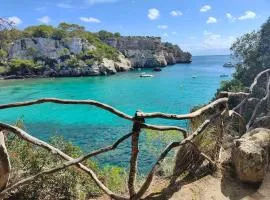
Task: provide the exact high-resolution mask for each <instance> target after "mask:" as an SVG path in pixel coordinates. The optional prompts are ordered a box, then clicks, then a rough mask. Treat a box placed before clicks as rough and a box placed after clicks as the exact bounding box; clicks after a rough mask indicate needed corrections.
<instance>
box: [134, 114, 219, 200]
mask: <svg viewBox="0 0 270 200" xmlns="http://www.w3.org/2000/svg"><path fill="white" fill-rule="evenodd" d="M220 115H221V113H218V114H215V115H214V116H212V117H211V118H210V119H207V120H205V121H204V122H203V123H202V124H201V125H200V126H199V127H198V128H197V130H196V131H194V132H193V133H192V134H191V135H190V136H188V137H187V138H186V139H184V140H182V141H181V142H172V143H171V144H169V145H168V146H167V147H166V148H165V149H164V151H163V152H162V153H161V155H160V156H159V158H158V159H157V161H156V163H155V164H154V166H153V167H152V169H151V171H150V172H149V174H148V176H147V178H146V180H145V182H144V183H143V185H142V187H141V188H140V190H139V191H138V192H137V194H136V195H135V196H134V197H133V198H132V199H134V200H137V199H140V198H141V197H142V196H143V195H144V193H145V192H146V191H147V189H148V188H149V186H150V184H151V182H152V180H153V177H154V174H155V172H156V170H157V169H158V167H159V166H160V164H161V162H162V161H163V160H164V158H165V157H166V156H167V154H168V153H169V152H170V151H171V150H172V149H173V148H176V147H179V146H182V145H185V144H187V143H189V142H190V141H192V140H193V139H194V138H195V137H197V136H198V135H200V134H201V133H202V132H203V131H204V130H205V129H206V128H207V126H208V125H209V124H210V122H211V121H213V120H214V119H215V118H217V117H218V116H220Z"/></svg>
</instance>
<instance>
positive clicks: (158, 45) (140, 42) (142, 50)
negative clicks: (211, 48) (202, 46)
mask: <svg viewBox="0 0 270 200" xmlns="http://www.w3.org/2000/svg"><path fill="white" fill-rule="evenodd" d="M104 42H105V43H106V44H108V45H110V46H112V47H114V48H116V49H118V50H119V51H120V52H121V53H123V54H124V55H125V57H126V58H128V59H129V60H130V62H131V66H132V67H137V68H141V67H145V68H146V67H164V66H166V65H172V64H175V63H189V62H191V54H190V53H188V52H183V51H182V50H181V49H180V48H179V47H178V46H177V45H172V44H170V43H162V42H161V38H159V37H138V36H134V37H129V36H128V37H119V38H109V39H105V40H104Z"/></svg>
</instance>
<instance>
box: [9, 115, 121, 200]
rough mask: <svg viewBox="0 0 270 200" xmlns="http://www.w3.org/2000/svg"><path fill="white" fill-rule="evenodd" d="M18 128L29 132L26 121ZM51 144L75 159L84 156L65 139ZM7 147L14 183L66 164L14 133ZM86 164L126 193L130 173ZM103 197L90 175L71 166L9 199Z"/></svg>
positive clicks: (38, 179)
mask: <svg viewBox="0 0 270 200" xmlns="http://www.w3.org/2000/svg"><path fill="white" fill-rule="evenodd" d="M16 126H18V127H21V128H22V129H25V127H24V125H23V121H22V120H19V121H18V123H17V124H16ZM49 143H50V144H51V145H53V146H54V147H56V148H58V149H60V150H61V151H63V152H65V153H66V154H68V155H70V156H71V157H74V158H76V157H79V156H82V155H83V152H82V150H81V149H80V148H79V147H77V146H74V145H73V144H72V143H70V142H67V141H65V140H64V139H63V137H61V136H56V137H53V138H51V139H50V140H49ZM6 145H7V149H8V152H9V155H10V158H11V166H12V169H13V170H12V175H11V179H10V183H15V182H17V181H18V180H21V179H22V178H25V177H28V176H30V175H33V174H36V173H39V172H41V171H43V170H45V169H48V168H52V167H55V166H57V165H59V164H61V163H63V162H65V161H64V160H63V159H62V158H61V157H60V156H55V155H53V154H52V153H51V152H48V151H47V150H44V149H43V148H40V147H37V146H34V145H32V144H30V143H28V142H25V141H23V140H22V139H20V138H18V137H17V136H15V135H14V134H12V133H9V134H8V136H7V141H6ZM83 164H84V165H85V166H87V167H89V168H91V169H92V170H93V171H94V172H95V173H96V174H97V175H98V177H99V178H100V179H101V180H102V181H103V182H104V183H105V184H106V185H108V186H109V188H111V189H112V190H113V191H117V192H121V193H123V192H124V191H125V187H124V184H125V180H126V173H125V172H124V170H123V169H121V168H119V167H113V166H110V167H105V169H104V170H103V169H102V168H99V166H98V164H97V163H96V162H95V161H93V160H90V159H89V160H86V161H85V162H83ZM100 195H102V191H101V190H100V189H99V188H98V187H97V186H96V184H95V183H94V182H93V180H92V179H91V178H90V177H89V175H87V174H85V173H84V172H82V171H81V170H79V169H77V168H76V167H69V168H66V169H64V170H61V171H59V172H56V173H54V174H51V175H44V176H42V177H39V178H37V179H35V180H34V181H32V182H30V183H28V184H26V185H24V186H22V187H20V188H18V189H16V190H14V191H12V192H11V193H10V196H9V198H8V200H13V199H14V200H15V199H16V200H25V199H34V200H41V199H42V200H44V199H45V200H47V199H48V200H50V199H55V200H58V199H68V200H73V199H74V200H86V199H89V198H94V197H97V196H100Z"/></svg>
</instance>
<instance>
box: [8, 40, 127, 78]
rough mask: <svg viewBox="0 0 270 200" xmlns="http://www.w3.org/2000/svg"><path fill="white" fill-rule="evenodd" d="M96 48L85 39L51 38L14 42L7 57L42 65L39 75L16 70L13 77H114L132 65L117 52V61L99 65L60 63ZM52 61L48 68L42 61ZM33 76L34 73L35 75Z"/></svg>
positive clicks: (96, 63)
mask: <svg viewBox="0 0 270 200" xmlns="http://www.w3.org/2000/svg"><path fill="white" fill-rule="evenodd" d="M95 49H96V47H95V46H93V45H92V44H90V43H89V42H88V41H87V40H85V39H81V38H66V39H63V40H60V41H59V40H54V39H50V38H24V39H21V40H16V41H15V42H14V43H13V45H12V46H11V48H10V51H9V58H10V59H13V58H17V59H36V58H39V59H40V60H39V61H38V62H39V64H40V65H41V66H44V68H43V69H41V71H39V72H38V73H40V74H33V72H31V71H27V72H25V70H24V71H18V72H16V75H17V76H18V75H20V76H24V75H28V76H30V77H31V76H36V75H38V76H48V77H55V76H96V75H107V74H115V73H116V72H120V71H127V70H130V69H131V63H130V61H129V60H128V59H126V58H125V56H124V55H123V54H121V53H120V52H119V58H118V60H117V61H114V60H110V59H107V58H103V60H102V61H101V62H94V63H93V64H91V65H90V64H87V63H85V62H84V61H83V60H78V62H77V63H76V67H75V66H69V64H68V63H67V62H65V61H62V59H61V58H62V57H63V56H68V57H71V58H75V55H78V54H80V53H81V52H83V51H87V50H95ZM46 59H50V60H52V63H53V64H52V65H51V66H48V65H46V64H45V62H44V61H42V60H46ZM35 73H36V72H35Z"/></svg>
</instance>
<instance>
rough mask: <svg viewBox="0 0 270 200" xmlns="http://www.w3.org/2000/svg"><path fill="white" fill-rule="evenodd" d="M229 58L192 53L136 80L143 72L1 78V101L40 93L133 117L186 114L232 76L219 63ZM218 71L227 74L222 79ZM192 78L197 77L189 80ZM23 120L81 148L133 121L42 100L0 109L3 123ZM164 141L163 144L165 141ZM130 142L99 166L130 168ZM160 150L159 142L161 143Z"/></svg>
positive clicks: (144, 157) (146, 160) (104, 141)
mask: <svg viewBox="0 0 270 200" xmlns="http://www.w3.org/2000/svg"><path fill="white" fill-rule="evenodd" d="M228 61H229V56H197V57H196V56H194V57H193V62H192V63H191V64H176V65H173V66H168V67H166V68H163V70H162V72H152V71H151V70H150V69H148V70H147V69H145V70H143V71H145V72H147V73H151V74H153V75H154V77H152V78H140V77H139V75H140V73H141V72H142V71H137V70H135V71H131V72H123V73H118V74H116V75H113V76H99V77H80V78H57V79H29V80H5V81H0V103H1V104H5V103H11V102H18V101H27V100H32V99H38V98H43V97H54V98H63V99H81V100H82V99H93V100H97V101H101V102H103V103H106V104H109V105H111V106H114V107H115V108H117V109H119V110H121V111H123V112H126V113H127V114H130V115H134V113H135V112H136V110H142V111H145V112H156V111H159V112H165V113H177V114H181V113H187V112H189V111H190V109H191V108H192V107H193V106H196V105H200V104H205V103H208V102H209V101H210V100H211V99H212V98H213V96H214V94H215V92H216V90H217V88H218V87H219V86H220V82H221V81H222V80H229V79H231V75H232V73H233V72H234V69H233V68H224V67H223V66H222V65H223V64H224V63H225V62H228ZM221 74H227V75H229V76H228V77H223V78H221V77H220V75H221ZM193 76H196V78H192V77H193ZM21 118H22V119H23V120H24V123H25V126H26V128H27V131H28V132H29V133H30V134H32V135H34V136H36V137H38V138H40V139H44V140H48V139H49V137H51V136H54V135H63V136H64V137H65V139H67V140H69V141H71V142H72V143H73V144H75V145H78V146H80V147H81V148H82V149H83V150H84V151H85V152H89V151H91V150H94V149H97V148H99V147H103V146H105V145H109V144H111V143H113V141H115V140H116V139H117V138H119V137H120V136H121V135H124V134H127V133H128V132H130V130H131V128H132V124H131V123H130V122H127V121H125V120H123V119H120V118H118V117H115V116H114V115H112V114H110V113H107V112H106V111H102V110H100V109H97V108H94V107H90V106H83V105H58V104H51V103H48V104H42V105H34V106H31V107H22V108H13V109H8V110H0V120H1V121H2V122H8V123H11V124H13V123H15V122H16V121H17V120H18V119H21ZM149 122H150V123H153V124H162V125H183V126H185V124H179V122H178V121H168V120H150V121H148V123H149ZM164 145H165V144H164ZM128 146H129V141H127V142H126V143H124V144H122V145H120V146H119V149H118V150H116V151H114V152H110V153H107V154H104V155H102V156H99V157H97V160H98V162H99V163H100V164H101V165H107V164H109V165H118V166H125V167H126V166H128V162H129V155H130V149H129V148H128ZM140 148H141V154H140V157H139V159H140V166H139V170H140V171H141V172H143V171H145V170H147V169H149V168H150V166H151V164H152V163H153V161H154V157H153V155H152V154H151V153H150V152H149V151H148V148H147V146H146V145H145V143H144V137H141V140H140ZM161 148H162V145H161Z"/></svg>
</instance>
